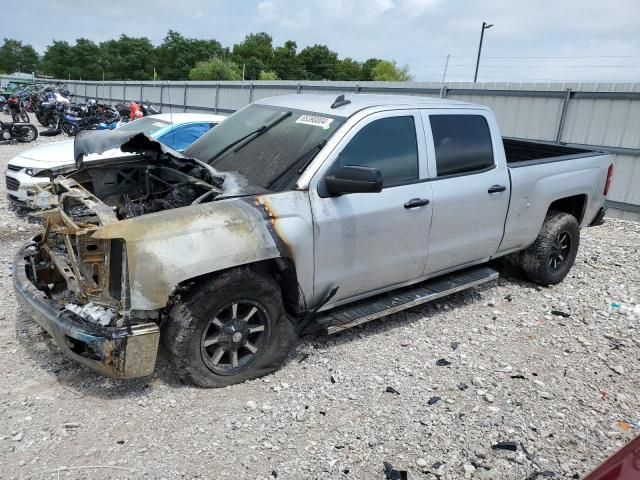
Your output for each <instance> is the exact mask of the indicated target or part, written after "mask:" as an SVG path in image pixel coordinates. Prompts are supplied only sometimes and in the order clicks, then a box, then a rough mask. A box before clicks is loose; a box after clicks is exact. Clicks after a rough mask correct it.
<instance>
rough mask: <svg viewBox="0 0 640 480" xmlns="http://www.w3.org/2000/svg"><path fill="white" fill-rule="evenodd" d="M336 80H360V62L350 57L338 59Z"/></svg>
mask: <svg viewBox="0 0 640 480" xmlns="http://www.w3.org/2000/svg"><path fill="white" fill-rule="evenodd" d="M336 80H362V64H361V63H360V62H356V61H355V60H353V59H351V58H345V59H344V60H338V64H337V73H336Z"/></svg>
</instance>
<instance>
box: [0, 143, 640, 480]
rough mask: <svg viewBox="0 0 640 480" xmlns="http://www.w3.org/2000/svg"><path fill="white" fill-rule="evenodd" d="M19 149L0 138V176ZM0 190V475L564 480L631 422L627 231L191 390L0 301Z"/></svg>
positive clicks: (636, 398)
mask: <svg viewBox="0 0 640 480" xmlns="http://www.w3.org/2000/svg"><path fill="white" fill-rule="evenodd" d="M57 140H59V138H54V139H40V140H38V141H37V144H41V143H45V142H48V141H57ZM30 146H32V145H29V146H25V145H0V165H1V167H2V170H3V171H4V167H5V165H6V162H7V161H8V160H9V159H10V158H11V157H12V156H13V155H15V154H17V153H18V152H20V151H21V150H22V149H24V148H28V147H30ZM1 189H2V191H0V194H1V198H2V200H0V201H1V202H2V204H1V205H0V238H2V249H1V250H0V261H1V262H2V268H1V269H0V288H1V289H2V291H3V292H4V294H3V295H1V296H0V365H2V370H3V372H2V375H0V466H1V467H0V468H2V473H1V474H0V476H1V477H2V478H33V479H40V478H60V479H71V478H79V479H86V478H141V477H144V478H152V479H156V478H158V479H159V478H166V479H174V478H207V479H209V478H211V479H218V478H233V479H238V478H243V479H244V478H247V479H268V478H276V477H277V478H278V479H307V478H309V479H315V478H330V479H336V478H344V479H348V478H352V479H383V478H384V474H383V461H387V462H390V463H391V464H393V465H394V466H395V467H396V468H398V469H402V470H408V472H409V478H410V479H435V478H440V479H462V478H474V479H523V480H524V479H526V478H528V479H533V478H539V479H542V478H546V477H544V476H543V475H542V474H541V472H553V473H554V474H555V478H559V477H565V478H581V477H582V476H583V475H584V474H585V473H587V472H588V471H589V470H590V469H591V468H593V467H594V466H596V465H597V464H599V463H600V462H601V461H602V460H603V459H604V458H605V457H606V456H608V455H609V454H611V453H612V452H614V451H615V450H617V449H618V448H619V447H621V446H622V445H623V444H624V443H625V442H627V441H628V440H629V439H631V438H632V437H633V436H635V435H636V434H637V433H639V432H640V430H637V429H636V427H635V426H634V424H633V422H637V421H638V420H639V415H640V407H638V405H640V394H639V392H638V388H637V383H636V380H637V378H638V374H639V373H640V355H639V353H640V336H639V335H638V333H637V327H638V322H639V320H640V305H639V304H640V289H639V287H638V286H639V285H640V254H639V252H638V248H639V245H640V224H636V223H630V222H623V221H619V220H608V221H607V223H606V224H605V225H604V226H602V227H596V228H590V229H587V230H586V231H584V232H583V237H582V245H581V247H580V253H579V254H578V258H577V261H576V266H575V267H574V269H573V270H572V272H571V273H570V275H569V277H567V279H566V280H565V281H564V282H563V283H562V284H561V285H558V286H556V287H553V288H538V287H536V286H535V285H533V284H531V283H527V282H525V281H522V280H521V279H519V278H518V277H517V276H516V275H515V274H514V273H513V272H510V271H509V270H508V269H507V268H506V267H504V266H500V269H501V271H502V273H503V276H502V278H501V279H500V280H499V281H498V283H497V284H492V285H489V286H485V287H482V288H476V289H473V290H471V291H469V292H466V293H461V294H457V295H454V296H452V297H449V298H447V299H445V300H444V301H441V302H440V303H438V304H435V305H427V306H424V307H420V308H414V309H412V310H410V311H407V312H404V313H402V314H397V315H393V316H391V317H388V318H386V319H383V320H380V321H377V322H373V323H371V324H368V325H365V326H363V327H360V328H356V329H353V330H352V331H348V332H345V333H342V334H339V335H336V336H334V337H330V338H324V337H317V336H316V337H308V338H305V339H303V340H301V341H299V342H298V345H297V348H296V350H295V351H294V352H292V353H291V356H290V358H289V360H288V362H287V363H286V365H285V366H284V367H283V368H282V369H281V370H280V371H278V372H276V373H275V374H273V375H271V376H268V377H266V378H263V379H259V380H255V381H251V382H247V383H245V384H242V385H237V386H234V387H230V388H226V389H221V390H202V389H197V388H192V387H189V386H185V385H182V384H181V383H180V382H179V381H178V380H177V378H176V376H175V375H174V374H173V373H172V371H171V369H170V368H169V367H168V365H167V362H166V359H165V358H164V356H163V354H162V352H161V353H160V359H159V364H158V366H157V368H156V372H155V374H154V375H153V376H152V377H149V378H147V379H143V380H139V381H128V382H122V381H112V380H109V379H106V378H102V377H100V376H98V375H95V374H93V373H92V372H90V371H88V370H87V369H85V368H84V367H81V366H79V365H77V364H76V363H74V362H72V361H68V360H66V359H65V358H64V357H63V356H62V355H61V354H60V353H59V351H58V350H57V349H56V347H55V346H54V345H53V344H52V342H51V341H50V339H49V338H48V336H47V334H46V333H44V332H43V331H42V330H41V329H40V328H39V327H38V326H37V325H36V324H35V323H34V322H33V321H32V320H31V319H30V318H29V317H28V316H27V315H25V314H24V313H22V312H21V311H20V309H19V308H18V306H17V304H16V301H15V299H14V295H13V291H12V284H11V275H10V265H11V262H12V257H13V254H14V252H15V251H16V249H17V248H18V246H19V245H20V243H21V242H22V241H23V240H24V239H26V238H27V237H28V236H29V235H30V233H32V232H33V231H35V229H37V226H35V225H33V224H31V223H28V222H27V221H26V220H25V219H24V218H17V217H16V216H15V214H14V213H13V212H12V211H10V210H9V209H8V205H7V202H6V200H5V192H4V182H3V186H2V187H1ZM553 312H555V313H553ZM560 313H562V314H560ZM439 359H446V360H447V361H448V362H451V363H450V364H449V365H446V366H438V363H437V361H438V360H439ZM440 363H442V362H440ZM634 379H636V380H634ZM389 387H391V388H389ZM396 392H397V393H396ZM499 441H514V442H517V451H516V452H511V451H507V450H495V449H492V445H494V444H496V443H497V442H499ZM536 472H538V474H536ZM546 475H550V474H548V473H547V474H546Z"/></svg>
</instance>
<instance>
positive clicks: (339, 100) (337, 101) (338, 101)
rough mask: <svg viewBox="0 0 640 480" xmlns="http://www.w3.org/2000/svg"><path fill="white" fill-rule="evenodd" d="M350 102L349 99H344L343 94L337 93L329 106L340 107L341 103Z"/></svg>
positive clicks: (346, 103)
mask: <svg viewBox="0 0 640 480" xmlns="http://www.w3.org/2000/svg"><path fill="white" fill-rule="evenodd" d="M350 103H351V100H345V98H344V94H342V95H338V96H337V97H336V99H335V100H334V101H333V103H332V104H331V108H338V107H342V106H343V105H348V104H350Z"/></svg>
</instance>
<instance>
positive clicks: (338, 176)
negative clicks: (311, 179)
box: [325, 165, 382, 196]
mask: <svg viewBox="0 0 640 480" xmlns="http://www.w3.org/2000/svg"><path fill="white" fill-rule="evenodd" d="M325 184H326V186H327V191H328V192H329V194H330V195H332V196H338V195H342V194H344V193H369V192H379V191H381V190H382V173H381V172H380V170H378V169H377V168H371V167H357V166H350V165H346V166H344V167H340V169H339V170H338V171H337V172H336V173H335V175H328V176H326V177H325Z"/></svg>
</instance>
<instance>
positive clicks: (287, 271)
mask: <svg viewBox="0 0 640 480" xmlns="http://www.w3.org/2000/svg"><path fill="white" fill-rule="evenodd" d="M233 268H251V269H253V270H255V271H257V272H260V273H263V274H267V275H269V276H270V277H271V278H273V279H274V280H275V281H276V283H278V285H280V290H281V291H282V302H283V303H284V308H285V310H286V311H287V313H288V314H289V315H291V316H293V317H294V318H297V317H298V316H299V315H300V314H301V313H302V312H304V311H306V309H307V307H306V300H305V298H304V293H303V292H302V289H301V288H300V285H299V284H298V275H297V273H296V267H295V265H294V263H293V260H291V259H290V258H273V259H270V260H263V261H260V262H255V263H249V264H245V265H238V266H237V267H231V268H228V269H225V270H219V271H217V272H212V273H207V274H204V275H199V276H197V277H193V278H190V279H188V280H185V281H183V282H181V283H180V285H178V287H177V288H176V290H175V293H176V294H179V293H180V294H185V293H187V292H188V291H189V290H191V289H192V288H194V287H195V286H197V285H198V284H200V283H202V282H204V281H207V280H209V279H211V278H212V277H215V276H217V275H220V274H221V273H224V272H227V271H229V270H232V269H233ZM170 303H171V301H170Z"/></svg>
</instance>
